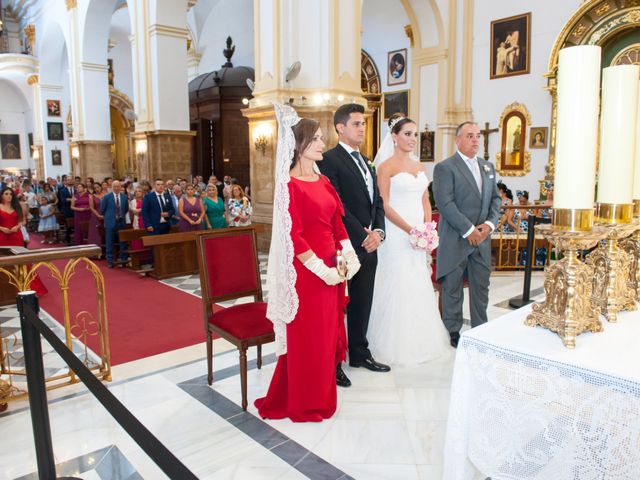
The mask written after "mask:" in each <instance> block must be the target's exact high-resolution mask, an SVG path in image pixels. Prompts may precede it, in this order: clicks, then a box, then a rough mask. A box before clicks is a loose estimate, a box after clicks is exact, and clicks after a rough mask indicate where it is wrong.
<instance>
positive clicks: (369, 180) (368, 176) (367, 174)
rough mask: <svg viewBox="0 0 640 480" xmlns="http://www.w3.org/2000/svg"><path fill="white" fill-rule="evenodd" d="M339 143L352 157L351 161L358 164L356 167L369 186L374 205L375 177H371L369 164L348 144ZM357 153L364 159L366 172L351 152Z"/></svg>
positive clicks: (370, 197) (370, 198)
mask: <svg viewBox="0 0 640 480" xmlns="http://www.w3.org/2000/svg"><path fill="white" fill-rule="evenodd" d="M338 143H340V145H342V148H344V149H345V150H346V151H347V153H348V154H349V156H350V157H351V161H352V162H353V163H355V164H356V167H358V171H359V172H360V175H362V178H363V179H364V183H366V185H367V191H368V192H369V200H371V202H372V203H373V176H372V175H371V172H369V169H368V168H367V167H366V163H367V162H366V161H365V160H364V157H363V156H362V155H361V154H360V152H359V151H357V150H355V149H353V148H351V147H350V146H349V145H347V144H346V143H343V142H338ZM355 151H357V152H358V155H360V158H362V161H363V163H364V164H365V169H364V172H363V171H362V167H361V166H360V165H359V164H358V161H357V160H356V159H355V158H353V155H351V152H355Z"/></svg>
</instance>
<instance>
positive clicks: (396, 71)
mask: <svg viewBox="0 0 640 480" xmlns="http://www.w3.org/2000/svg"><path fill="white" fill-rule="evenodd" d="M403 83H407V49H406V48H402V49H400V50H394V51H393V52H389V53H387V85H402V84H403Z"/></svg>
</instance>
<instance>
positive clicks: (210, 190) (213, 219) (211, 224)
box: [204, 183, 229, 228]
mask: <svg viewBox="0 0 640 480" xmlns="http://www.w3.org/2000/svg"><path fill="white" fill-rule="evenodd" d="M204 206H205V209H206V212H207V214H206V215H205V217H204V218H205V219H206V221H207V228H226V227H227V225H228V224H229V215H228V213H227V209H226V208H225V204H224V200H223V199H222V197H219V196H218V189H217V188H216V186H215V185H214V184H212V183H210V184H209V185H207V196H206V197H205V198H204Z"/></svg>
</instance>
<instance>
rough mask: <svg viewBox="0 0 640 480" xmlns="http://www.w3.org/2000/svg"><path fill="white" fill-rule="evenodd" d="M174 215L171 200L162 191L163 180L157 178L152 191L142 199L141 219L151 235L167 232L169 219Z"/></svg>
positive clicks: (169, 224)
mask: <svg viewBox="0 0 640 480" xmlns="http://www.w3.org/2000/svg"><path fill="white" fill-rule="evenodd" d="M174 215H175V210H174V208H173V202H171V199H170V198H168V197H167V196H166V195H165V193H164V182H163V181H162V180H161V179H159V178H157V179H156V181H155V183H154V189H153V191H151V192H149V193H147V194H146V195H145V196H144V199H143V200H142V220H143V222H144V226H145V228H146V229H147V231H148V232H149V233H150V234H151V235H162V234H164V233H169V230H170V226H171V223H170V219H171V217H173V216H174Z"/></svg>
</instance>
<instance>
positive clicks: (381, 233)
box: [373, 228, 387, 242]
mask: <svg viewBox="0 0 640 480" xmlns="http://www.w3.org/2000/svg"><path fill="white" fill-rule="evenodd" d="M373 231H374V232H378V233H379V234H380V242H384V239H385V238H386V237H387V235H386V234H385V233H384V230H382V229H381V228H376V229H374V230H373Z"/></svg>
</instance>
